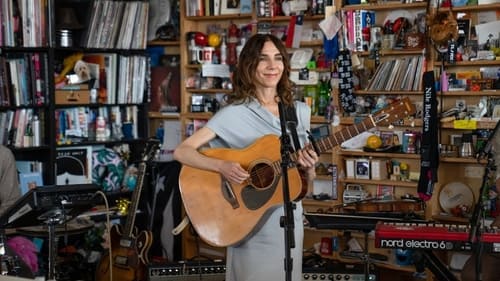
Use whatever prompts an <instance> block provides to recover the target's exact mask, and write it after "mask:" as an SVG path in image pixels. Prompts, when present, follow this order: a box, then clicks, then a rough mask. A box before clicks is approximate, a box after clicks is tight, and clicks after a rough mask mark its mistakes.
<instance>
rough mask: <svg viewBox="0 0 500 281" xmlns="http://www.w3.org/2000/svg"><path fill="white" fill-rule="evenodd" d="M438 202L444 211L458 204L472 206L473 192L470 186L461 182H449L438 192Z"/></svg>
mask: <svg viewBox="0 0 500 281" xmlns="http://www.w3.org/2000/svg"><path fill="white" fill-rule="evenodd" d="M439 204H440V205H441V208H442V209H443V210H444V211H445V212H446V213H449V214H450V213H451V209H453V208H455V207H456V206H458V205H465V206H468V207H472V205H473V204H474V194H473V193H472V190H471V189H470V187H469V186H468V185H466V184H464V183H461V182H450V183H448V184H446V185H445V186H444V187H443V188H442V189H441V191H440V192H439Z"/></svg>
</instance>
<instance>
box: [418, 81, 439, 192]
mask: <svg viewBox="0 0 500 281" xmlns="http://www.w3.org/2000/svg"><path fill="white" fill-rule="evenodd" d="M423 82H424V102H423V105H424V107H423V108H424V112H423V128H422V141H421V146H420V154H421V161H420V177H419V180H418V187H417V192H418V195H419V197H420V198H421V199H422V200H424V201H427V200H429V199H431V196H432V191H433V189H434V183H435V182H437V169H438V165H439V147H438V131H437V128H438V124H437V122H438V121H437V99H436V89H435V86H434V85H435V84H434V71H427V72H425V73H424V77H423Z"/></svg>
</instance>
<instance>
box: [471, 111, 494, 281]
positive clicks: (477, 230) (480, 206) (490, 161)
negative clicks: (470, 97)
mask: <svg viewBox="0 0 500 281" xmlns="http://www.w3.org/2000/svg"><path fill="white" fill-rule="evenodd" d="M499 124H500V121H498V122H497V124H496V126H495V129H494V130H493V131H492V132H491V134H490V136H489V137H488V140H487V141H486V144H485V145H484V147H483V148H482V149H481V150H480V151H479V153H477V155H476V158H477V161H480V160H481V159H482V158H484V157H486V161H487V162H486V166H485V168H484V174H483V180H482V183H481V187H480V190H479V196H478V199H477V202H476V205H475V206H474V211H473V213H472V216H471V218H470V225H471V228H470V232H469V242H470V243H471V245H473V251H474V254H475V255H476V262H475V275H476V280H477V281H481V280H482V275H481V255H482V253H483V248H484V243H483V241H481V240H482V239H481V234H482V231H483V229H482V228H481V227H480V226H481V221H483V220H484V216H483V214H484V203H483V201H484V200H483V195H484V194H485V191H486V190H485V189H486V186H487V185H488V182H489V177H490V173H491V172H492V171H495V170H496V166H495V159H494V155H493V153H492V151H491V150H492V147H493V142H494V141H495V135H496V133H497V131H498V128H499V127H500V126H499ZM497 153H498V152H497Z"/></svg>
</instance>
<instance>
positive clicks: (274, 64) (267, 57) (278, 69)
mask: <svg viewBox="0 0 500 281" xmlns="http://www.w3.org/2000/svg"><path fill="white" fill-rule="evenodd" d="M283 68H284V65H283V56H282V55H281V53H280V52H279V50H278V48H276V46H275V45H274V44H273V43H272V42H271V41H267V42H266V43H264V46H263V47H262V51H261V54H260V57H259V63H258V65H257V69H256V73H255V82H256V86H257V88H276V86H277V85H278V82H279V81H280V79H281V75H282V74H283Z"/></svg>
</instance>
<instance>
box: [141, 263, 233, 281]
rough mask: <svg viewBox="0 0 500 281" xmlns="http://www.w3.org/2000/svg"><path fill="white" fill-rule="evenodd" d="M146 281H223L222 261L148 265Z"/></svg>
mask: <svg viewBox="0 0 500 281" xmlns="http://www.w3.org/2000/svg"><path fill="white" fill-rule="evenodd" d="M147 274H148V279H147V280H148V281H168V280H175V281H199V280H203V281H224V280H225V277H226V263H225V262H224V261H179V262H174V263H163V264H150V265H148V268H147Z"/></svg>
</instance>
